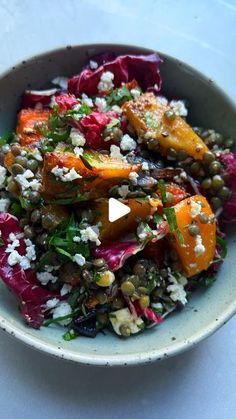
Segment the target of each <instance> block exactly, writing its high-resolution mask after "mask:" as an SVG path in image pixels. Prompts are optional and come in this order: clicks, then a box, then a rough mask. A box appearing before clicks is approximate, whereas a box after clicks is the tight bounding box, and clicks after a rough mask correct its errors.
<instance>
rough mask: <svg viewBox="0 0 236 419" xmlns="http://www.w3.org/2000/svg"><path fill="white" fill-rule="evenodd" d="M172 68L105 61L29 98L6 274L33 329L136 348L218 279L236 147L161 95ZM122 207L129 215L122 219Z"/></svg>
mask: <svg viewBox="0 0 236 419" xmlns="http://www.w3.org/2000/svg"><path fill="white" fill-rule="evenodd" d="M161 64H162V59H161V58H160V57H159V55H158V54H156V53H152V54H147V55H122V56H116V55H114V54H110V53H105V54H100V55H98V56H95V57H93V58H92V59H90V60H89V62H88V63H87V65H86V66H85V67H84V68H83V69H82V71H81V72H80V73H79V74H77V75H74V76H73V77H71V78H69V79H67V78H65V77H56V78H55V79H53V80H52V83H51V86H50V88H49V89H46V90H45V89H44V90H26V91H25V92H23V94H22V101H21V107H20V109H19V111H18V113H17V123H16V130H15V132H13V133H11V134H9V135H3V133H2V137H1V139H0V145H1V150H0V158H1V166H0V186H1V191H0V194H1V196H0V211H1V212H0V258H1V264H0V277H1V279H2V281H3V282H5V284H6V285H7V287H8V288H9V289H10V290H11V291H12V292H13V293H14V294H15V296H16V297H17V301H18V303H19V308H20V312H21V315H22V317H23V319H24V321H25V322H26V323H27V324H28V325H29V326H30V327H33V328H36V329H39V328H41V327H54V325H57V326H58V325H60V326H61V327H62V333H63V338H64V339H65V340H67V341H69V340H72V339H74V338H77V337H78V336H87V337H95V336H96V335H97V334H98V333H106V331H107V330H110V331H112V332H114V333H115V334H116V335H117V336H120V337H125V338H127V337H130V336H132V335H134V334H137V333H143V332H144V333H145V330H146V329H148V328H150V327H152V326H155V325H159V324H160V323H162V322H163V320H164V318H165V317H166V316H167V315H168V314H170V313H172V312H173V311H174V310H176V309H177V310H181V309H183V308H184V306H185V305H186V304H187V302H188V299H189V298H190V296H191V293H192V292H193V291H194V290H195V289H196V288H197V287H198V286H199V284H201V285H202V284H204V285H206V286H209V285H210V284H212V283H213V282H214V280H215V279H217V270H218V269H219V267H220V265H221V264H222V262H223V260H224V258H225V257H226V254H227V247H226V243H225V239H224V236H225V233H224V226H225V225H226V224H227V223H232V222H234V221H235V220H236V198H235V192H236V191H235V184H236V183H235V175H236V157H235V155H234V154H233V152H232V151H231V147H232V146H233V143H234V142H233V139H231V138H223V136H222V135H221V134H220V133H218V132H215V131H214V130H213V129H206V128H202V127H196V126H194V127H193V126H191V125H190V124H189V123H188V116H189V115H188V114H189V110H188V103H187V101H186V100H185V99H184V98H179V97H177V98H176V97H168V98H167V97H165V96H164V95H163V94H162V89H161V86H162V83H161V82H162V80H161ZM111 198H113V199H115V200H116V201H119V202H120V203H122V204H125V205H126V206H127V207H128V208H129V212H128V214H127V215H124V216H123V217H121V218H119V219H117V220H116V221H109V201H110V199H111ZM163 327H165V326H163ZM63 329H64V330H63Z"/></svg>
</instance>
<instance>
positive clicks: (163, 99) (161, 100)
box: [156, 95, 168, 106]
mask: <svg viewBox="0 0 236 419" xmlns="http://www.w3.org/2000/svg"><path fill="white" fill-rule="evenodd" d="M156 100H157V102H159V103H160V104H161V105H163V106H167V105H168V99H167V98H166V97H165V96H161V95H158V96H157V97H156Z"/></svg>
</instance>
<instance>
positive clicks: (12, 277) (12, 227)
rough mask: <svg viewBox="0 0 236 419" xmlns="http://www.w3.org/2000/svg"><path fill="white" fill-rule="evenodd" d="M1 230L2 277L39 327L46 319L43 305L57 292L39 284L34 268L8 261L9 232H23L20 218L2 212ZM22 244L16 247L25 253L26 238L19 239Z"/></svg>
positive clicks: (27, 316)
mask: <svg viewBox="0 0 236 419" xmlns="http://www.w3.org/2000/svg"><path fill="white" fill-rule="evenodd" d="M0 231H1V233H2V235H1V238H2V239H3V242H4V243H5V244H4V245H2V246H0V277H1V279H2V280H3V281H4V282H5V284H6V285H7V287H8V288H9V289H10V290H11V291H13V293H14V294H15V295H16V296H17V297H18V299H19V302H20V306H21V312H22V315H23V317H24V319H25V321H26V322H27V323H28V324H29V325H30V326H31V327H34V328H35V329H38V328H39V327H40V326H41V325H42V323H43V320H44V315H43V305H44V304H45V303H46V301H47V300H48V299H50V298H53V297H58V295H55V293H52V292H49V291H47V290H46V289H44V288H42V287H41V286H39V284H38V280H37V277H36V273H35V272H34V271H33V270H32V269H26V270H24V269H22V268H21V266H20V265H19V264H16V265H14V266H10V265H9V264H8V262H7V259H8V256H9V253H5V250H6V247H7V244H8V243H9V240H8V238H9V234H10V233H14V234H16V235H17V234H21V233H22V230H21V229H20V227H19V222H18V220H17V219H16V218H15V217H13V216H12V215H11V214H8V213H1V214H0ZM19 241H20V245H19V246H18V247H17V248H16V250H17V251H18V252H19V254H20V255H22V256H23V255H25V251H26V246H25V242H24V239H19Z"/></svg>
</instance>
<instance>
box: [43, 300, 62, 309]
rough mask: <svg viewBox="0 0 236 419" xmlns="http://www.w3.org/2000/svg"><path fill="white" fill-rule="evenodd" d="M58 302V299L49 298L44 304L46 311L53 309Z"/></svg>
mask: <svg viewBox="0 0 236 419" xmlns="http://www.w3.org/2000/svg"><path fill="white" fill-rule="evenodd" d="M59 302H60V300H58V298H51V299H50V300H48V301H47V302H46V304H45V308H46V310H51V309H52V308H55V307H56V306H57V304H58V303H59Z"/></svg>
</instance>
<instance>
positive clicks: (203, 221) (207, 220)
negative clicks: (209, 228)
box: [199, 212, 209, 224]
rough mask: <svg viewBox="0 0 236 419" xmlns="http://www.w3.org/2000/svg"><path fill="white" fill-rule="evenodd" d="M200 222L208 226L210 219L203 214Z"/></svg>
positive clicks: (200, 215)
mask: <svg viewBox="0 0 236 419" xmlns="http://www.w3.org/2000/svg"><path fill="white" fill-rule="evenodd" d="M199 220H200V223H202V224H207V223H208V222H209V217H208V215H207V213H206V212H201V213H200V214H199Z"/></svg>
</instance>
